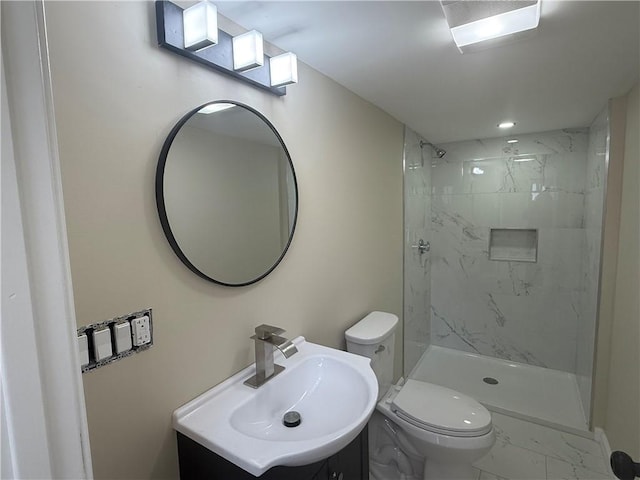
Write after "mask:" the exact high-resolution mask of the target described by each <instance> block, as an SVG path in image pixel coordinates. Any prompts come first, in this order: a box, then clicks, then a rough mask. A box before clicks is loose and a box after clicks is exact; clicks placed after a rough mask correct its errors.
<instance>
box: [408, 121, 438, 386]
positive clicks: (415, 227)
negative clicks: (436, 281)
mask: <svg viewBox="0 0 640 480" xmlns="http://www.w3.org/2000/svg"><path fill="white" fill-rule="evenodd" d="M420 140H422V139H421V138H420V137H419V136H418V134H416V133H415V132H414V131H413V130H411V129H409V128H408V127H405V136H404V169H405V175H404V182H405V185H404V216H405V219H404V229H405V232H404V239H405V245H404V375H405V376H407V375H408V374H409V373H410V372H411V370H412V369H413V367H414V366H415V365H416V363H418V360H420V357H422V354H423V353H424V352H425V350H426V349H427V347H428V346H429V344H430V334H431V324H430V313H429V307H430V304H431V292H430V290H431V261H430V254H429V253H423V254H420V253H419V252H418V250H417V249H415V248H412V245H417V244H418V241H419V240H420V239H423V240H424V241H425V242H431V241H432V239H431V161H432V156H431V150H430V149H428V147H427V148H425V149H422V148H420Z"/></svg>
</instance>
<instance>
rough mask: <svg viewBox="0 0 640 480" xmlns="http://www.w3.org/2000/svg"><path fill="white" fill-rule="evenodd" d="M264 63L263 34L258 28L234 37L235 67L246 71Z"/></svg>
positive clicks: (237, 69)
mask: <svg viewBox="0 0 640 480" xmlns="http://www.w3.org/2000/svg"><path fill="white" fill-rule="evenodd" d="M262 65H264V52H263V47H262V34H261V33H260V32H258V31H257V30H250V31H248V32H247V33H243V34H242V35H238V36H236V37H233V69H234V70H236V71H240V72H244V71H247V70H250V69H252V68H256V67H261V66H262Z"/></svg>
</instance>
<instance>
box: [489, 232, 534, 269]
mask: <svg viewBox="0 0 640 480" xmlns="http://www.w3.org/2000/svg"><path fill="white" fill-rule="evenodd" d="M537 258H538V230H535V229H522V228H492V229H491V231H490V232H489V260H501V261H504V262H535V261H536V260H537Z"/></svg>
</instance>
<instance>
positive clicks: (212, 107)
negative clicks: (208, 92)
mask: <svg viewBox="0 0 640 480" xmlns="http://www.w3.org/2000/svg"><path fill="white" fill-rule="evenodd" d="M233 107H235V105H234V104H233V103H210V104H209V105H205V106H204V107H202V108H201V109H200V110H198V113H202V114H203V115H209V114H211V113H216V112H221V111H223V110H228V109H230V108H233Z"/></svg>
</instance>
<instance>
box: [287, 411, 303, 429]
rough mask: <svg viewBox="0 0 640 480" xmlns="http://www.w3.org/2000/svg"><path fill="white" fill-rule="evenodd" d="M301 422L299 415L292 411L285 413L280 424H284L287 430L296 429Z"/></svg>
mask: <svg viewBox="0 0 640 480" xmlns="http://www.w3.org/2000/svg"><path fill="white" fill-rule="evenodd" d="M301 422H302V419H301V418H300V414H299V413H298V412H296V411H294V410H291V411H290V412H287V413H285V414H284V417H282V423H283V424H284V426H285V427H289V428H293V427H297V426H298V425H300V423H301Z"/></svg>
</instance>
